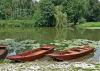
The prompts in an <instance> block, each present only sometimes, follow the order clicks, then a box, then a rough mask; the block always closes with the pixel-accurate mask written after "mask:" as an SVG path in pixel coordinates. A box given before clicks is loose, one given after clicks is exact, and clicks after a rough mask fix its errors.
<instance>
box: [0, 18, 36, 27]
mask: <svg viewBox="0 0 100 71" xmlns="http://www.w3.org/2000/svg"><path fill="white" fill-rule="evenodd" d="M0 27H3V28H4V27H10V28H14V27H21V28H25V27H26V28H28V27H34V21H33V20H0Z"/></svg>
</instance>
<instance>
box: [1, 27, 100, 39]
mask: <svg viewBox="0 0 100 71" xmlns="http://www.w3.org/2000/svg"><path fill="white" fill-rule="evenodd" d="M96 33H97V35H96ZM99 36H100V30H84V29H77V28H26V29H21V28H14V29H13V28H12V29H11V28H10V29H9V28H2V29H0V39H6V38H12V39H16V40H25V39H35V40H39V41H43V40H45V41H52V40H64V39H66V40H68V39H90V40H99V39H100V37H99Z"/></svg>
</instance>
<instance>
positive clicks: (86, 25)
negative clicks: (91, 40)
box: [78, 22, 100, 29]
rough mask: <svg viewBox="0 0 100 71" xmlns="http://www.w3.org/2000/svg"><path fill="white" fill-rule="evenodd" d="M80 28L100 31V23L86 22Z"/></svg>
mask: <svg viewBox="0 0 100 71" xmlns="http://www.w3.org/2000/svg"><path fill="white" fill-rule="evenodd" d="M78 26H79V27H80V28H85V29H100V22H86V23H84V24H80V25H78Z"/></svg>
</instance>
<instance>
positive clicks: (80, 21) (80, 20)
mask: <svg viewBox="0 0 100 71" xmlns="http://www.w3.org/2000/svg"><path fill="white" fill-rule="evenodd" d="M78 23H79V24H83V23H86V19H85V18H83V17H82V18H80V19H79V20H78Z"/></svg>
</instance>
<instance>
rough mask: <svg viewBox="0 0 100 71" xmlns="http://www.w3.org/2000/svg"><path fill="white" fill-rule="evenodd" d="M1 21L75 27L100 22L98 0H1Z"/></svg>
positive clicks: (99, 3) (41, 25) (99, 4)
mask: <svg viewBox="0 0 100 71" xmlns="http://www.w3.org/2000/svg"><path fill="white" fill-rule="evenodd" d="M0 19H1V20H33V25H34V26H38V27H39V26H40V27H43V26H45V27H54V26H60V27H65V26H66V25H67V26H69V25H70V26H74V25H77V23H79V22H80V23H81V22H83V21H85V20H86V21H100V2H99V1H98V0H40V1H39V2H38V3H35V2H33V1H32V0H1V1H0Z"/></svg>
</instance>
